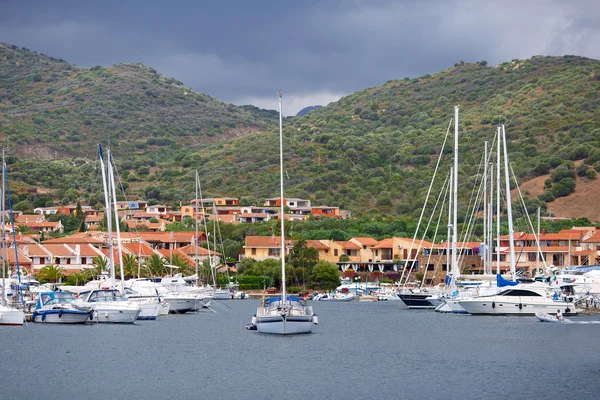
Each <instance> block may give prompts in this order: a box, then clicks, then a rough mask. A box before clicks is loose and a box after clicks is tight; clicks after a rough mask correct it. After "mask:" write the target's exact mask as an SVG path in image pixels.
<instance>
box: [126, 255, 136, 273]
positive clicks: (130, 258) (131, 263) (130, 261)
mask: <svg viewBox="0 0 600 400" xmlns="http://www.w3.org/2000/svg"><path fill="white" fill-rule="evenodd" d="M123 270H124V271H125V276H126V277H129V278H133V277H136V276H137V272H138V260H137V258H136V257H135V256H134V255H133V254H125V255H124V256H123Z"/></svg>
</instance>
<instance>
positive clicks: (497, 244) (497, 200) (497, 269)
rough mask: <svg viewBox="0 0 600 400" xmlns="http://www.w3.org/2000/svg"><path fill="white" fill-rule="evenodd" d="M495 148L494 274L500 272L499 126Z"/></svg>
mask: <svg viewBox="0 0 600 400" xmlns="http://www.w3.org/2000/svg"><path fill="white" fill-rule="evenodd" d="M497 145H498V148H497V149H496V165H497V168H496V274H500V127H498V141H497Z"/></svg>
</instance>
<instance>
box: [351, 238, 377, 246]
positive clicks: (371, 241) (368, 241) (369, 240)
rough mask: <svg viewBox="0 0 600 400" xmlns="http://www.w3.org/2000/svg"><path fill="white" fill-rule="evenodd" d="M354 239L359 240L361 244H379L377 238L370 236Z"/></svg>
mask: <svg viewBox="0 0 600 400" xmlns="http://www.w3.org/2000/svg"><path fill="white" fill-rule="evenodd" d="M352 239H354V240H356V241H357V242H359V243H360V244H363V245H366V246H375V245H377V243H379V242H378V241H377V240H375V239H373V238H370V237H355V238H352Z"/></svg>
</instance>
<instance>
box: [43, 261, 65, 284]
mask: <svg viewBox="0 0 600 400" xmlns="http://www.w3.org/2000/svg"><path fill="white" fill-rule="evenodd" d="M64 275H65V269H64V268H63V267H61V266H59V265H46V266H45V267H44V268H42V269H41V270H40V272H39V274H38V280H39V281H40V282H51V283H57V282H59V281H60V279H61V278H62V277H63V276H64Z"/></svg>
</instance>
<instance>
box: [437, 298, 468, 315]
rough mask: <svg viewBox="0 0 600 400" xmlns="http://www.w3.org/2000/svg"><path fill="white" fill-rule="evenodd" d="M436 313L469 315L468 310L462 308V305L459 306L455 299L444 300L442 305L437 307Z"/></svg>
mask: <svg viewBox="0 0 600 400" xmlns="http://www.w3.org/2000/svg"><path fill="white" fill-rule="evenodd" d="M435 311H436V312H440V313H448V314H449V313H453V314H468V313H467V310H465V309H464V308H462V307H461V306H460V304H458V301H457V300H453V299H444V300H443V302H442V304H440V305H439V306H437V308H436V309H435Z"/></svg>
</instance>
